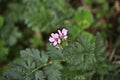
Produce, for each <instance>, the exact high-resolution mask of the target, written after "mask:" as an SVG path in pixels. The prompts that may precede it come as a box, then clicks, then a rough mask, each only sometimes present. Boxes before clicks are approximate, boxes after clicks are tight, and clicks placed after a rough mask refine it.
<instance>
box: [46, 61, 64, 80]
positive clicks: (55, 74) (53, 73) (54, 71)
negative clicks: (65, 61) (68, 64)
mask: <svg viewBox="0 0 120 80" xmlns="http://www.w3.org/2000/svg"><path fill="white" fill-rule="evenodd" d="M61 69H62V66H61V64H60V63H59V62H58V61H54V62H52V64H51V65H49V66H47V67H45V68H44V70H45V74H46V76H47V78H48V80H62V79H61V72H60V70H61Z"/></svg>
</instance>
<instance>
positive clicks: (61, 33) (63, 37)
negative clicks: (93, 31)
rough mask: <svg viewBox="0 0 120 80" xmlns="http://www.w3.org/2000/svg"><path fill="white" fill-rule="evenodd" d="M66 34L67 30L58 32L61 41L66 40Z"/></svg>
mask: <svg viewBox="0 0 120 80" xmlns="http://www.w3.org/2000/svg"><path fill="white" fill-rule="evenodd" d="M67 32H68V30H66V29H62V31H60V30H58V33H59V35H60V38H61V39H63V40H66V39H67V37H68V36H67Z"/></svg>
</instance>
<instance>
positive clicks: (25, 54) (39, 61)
mask: <svg viewBox="0 0 120 80" xmlns="http://www.w3.org/2000/svg"><path fill="white" fill-rule="evenodd" d="M20 54H21V57H22V58H23V59H24V60H26V61H35V62H36V65H38V66H40V65H41V66H42V65H43V64H45V63H46V62H47V61H48V56H47V54H45V53H44V52H40V51H39V50H37V49H26V50H22V51H21V52H20Z"/></svg>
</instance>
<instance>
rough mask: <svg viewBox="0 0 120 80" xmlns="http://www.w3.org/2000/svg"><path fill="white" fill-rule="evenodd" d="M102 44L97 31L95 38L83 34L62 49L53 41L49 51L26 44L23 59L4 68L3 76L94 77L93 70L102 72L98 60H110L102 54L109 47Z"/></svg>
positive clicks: (22, 79)
mask: <svg viewBox="0 0 120 80" xmlns="http://www.w3.org/2000/svg"><path fill="white" fill-rule="evenodd" d="M103 45H104V43H103V40H102V38H101V37H100V34H99V33H98V34H97V35H96V37H95V38H94V40H92V41H91V39H89V38H87V37H84V36H83V35H82V34H81V35H80V36H79V37H78V39H77V41H76V42H69V44H68V46H67V47H66V48H64V49H62V50H61V49H60V50H58V49H57V48H55V47H53V46H52V45H48V46H47V51H39V50H37V49H29V48H27V49H26V50H22V51H21V52H20V55H21V59H20V60H19V61H16V62H13V63H11V70H8V71H6V72H4V73H3V75H2V77H1V79H2V80H46V79H47V80H79V79H80V80H82V79H83V80H88V79H89V80H92V77H93V76H94V74H95V73H98V74H99V69H102V67H103V66H99V64H101V63H102V64H105V63H106V61H107V57H106V56H105V55H103V54H106V47H105V45H104V46H103ZM109 65H110V64H109ZM109 65H107V64H106V66H104V68H105V67H106V68H107V69H106V70H105V71H107V72H109V71H110V69H109ZM100 71H101V70H100ZM105 71H103V72H105ZM86 72H87V73H86ZM89 73H90V74H89ZM100 75H101V74H100ZM104 75H107V73H104ZM101 76H102V75H101Z"/></svg>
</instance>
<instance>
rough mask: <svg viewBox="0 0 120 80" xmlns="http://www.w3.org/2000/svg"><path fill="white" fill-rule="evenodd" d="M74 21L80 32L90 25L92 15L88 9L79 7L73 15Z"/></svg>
mask: <svg viewBox="0 0 120 80" xmlns="http://www.w3.org/2000/svg"><path fill="white" fill-rule="evenodd" d="M74 20H75V21H76V23H77V24H78V26H79V29H80V30H81V31H82V30H84V29H86V28H88V27H89V26H90V25H91V23H92V22H93V15H92V14H91V12H90V11H89V10H88V9H86V8H83V7H79V8H78V10H77V11H76V13H75V17H74Z"/></svg>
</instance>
